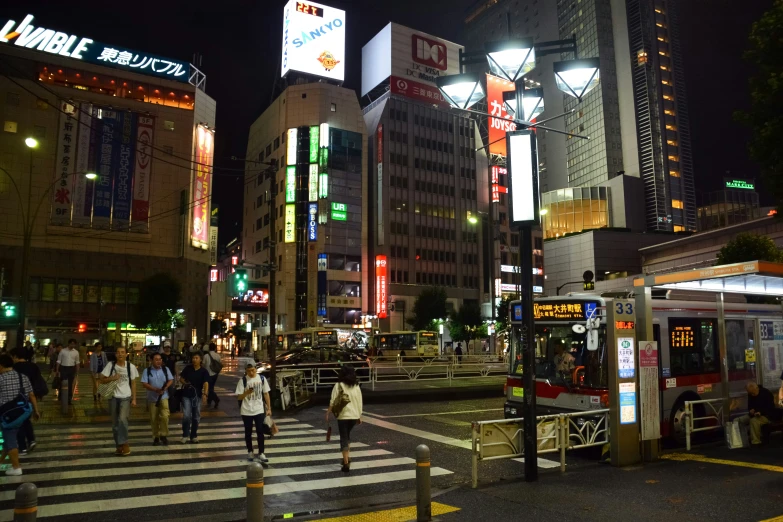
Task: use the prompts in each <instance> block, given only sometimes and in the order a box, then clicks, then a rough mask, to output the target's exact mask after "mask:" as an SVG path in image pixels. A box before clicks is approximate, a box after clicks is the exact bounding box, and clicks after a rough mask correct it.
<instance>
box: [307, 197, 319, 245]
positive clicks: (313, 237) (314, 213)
mask: <svg viewBox="0 0 783 522" xmlns="http://www.w3.org/2000/svg"><path fill="white" fill-rule="evenodd" d="M307 216H308V221H307V239H308V241H318V203H309V204H308V209H307Z"/></svg>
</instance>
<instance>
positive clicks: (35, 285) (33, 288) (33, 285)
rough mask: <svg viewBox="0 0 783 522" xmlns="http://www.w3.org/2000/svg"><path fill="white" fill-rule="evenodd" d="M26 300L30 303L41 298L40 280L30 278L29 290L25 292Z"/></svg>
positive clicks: (38, 278)
mask: <svg viewBox="0 0 783 522" xmlns="http://www.w3.org/2000/svg"><path fill="white" fill-rule="evenodd" d="M27 298H28V299H29V300H30V301H38V300H39V299H40V298H41V278H40V277H31V278H30V288H29V289H28V292H27Z"/></svg>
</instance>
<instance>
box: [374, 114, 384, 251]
mask: <svg viewBox="0 0 783 522" xmlns="http://www.w3.org/2000/svg"><path fill="white" fill-rule="evenodd" d="M376 143H377V146H376V148H377V151H378V153H377V158H376V161H377V163H378V176H377V181H376V183H377V186H376V191H377V200H378V204H377V205H376V206H377V207H378V214H377V218H376V219H377V221H378V246H381V245H383V244H384V234H383V125H378V133H377V138H376Z"/></svg>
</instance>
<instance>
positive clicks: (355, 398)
mask: <svg viewBox="0 0 783 522" xmlns="http://www.w3.org/2000/svg"><path fill="white" fill-rule="evenodd" d="M340 387H342V389H343V393H345V394H346V395H348V399H350V402H349V403H348V404H346V405H345V408H343V411H341V412H340V415H338V416H337V419H338V420H351V419H354V420H355V419H359V418H361V416H362V389H361V388H360V387H359V385H358V384H357V385H356V386H348V385H347V384H343V383H341V382H338V383H337V384H335V385H334V388H333V389H332V398H331V400H330V401H329V404H334V402H335V401H336V400H337V396H338V395H339V393H340V392H339V391H338V389H339V388H340Z"/></svg>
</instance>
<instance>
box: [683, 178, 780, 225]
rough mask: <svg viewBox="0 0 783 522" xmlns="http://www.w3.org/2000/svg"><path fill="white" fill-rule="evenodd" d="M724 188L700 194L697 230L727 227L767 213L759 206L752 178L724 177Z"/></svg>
mask: <svg viewBox="0 0 783 522" xmlns="http://www.w3.org/2000/svg"><path fill="white" fill-rule="evenodd" d="M723 183H724V187H725V188H724V189H723V190H718V191H715V192H708V193H706V194H702V204H701V205H699V231H700V232H704V231H707V230H712V229H714V228H721V227H729V226H732V225H738V224H740V223H744V222H746V221H751V220H754V219H758V218H760V217H762V216H764V215H766V214H767V212H763V211H762V209H761V207H760V206H759V194H758V192H756V190H755V188H756V184H755V182H754V181H752V180H743V179H736V178H725V179H724V182H723Z"/></svg>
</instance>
